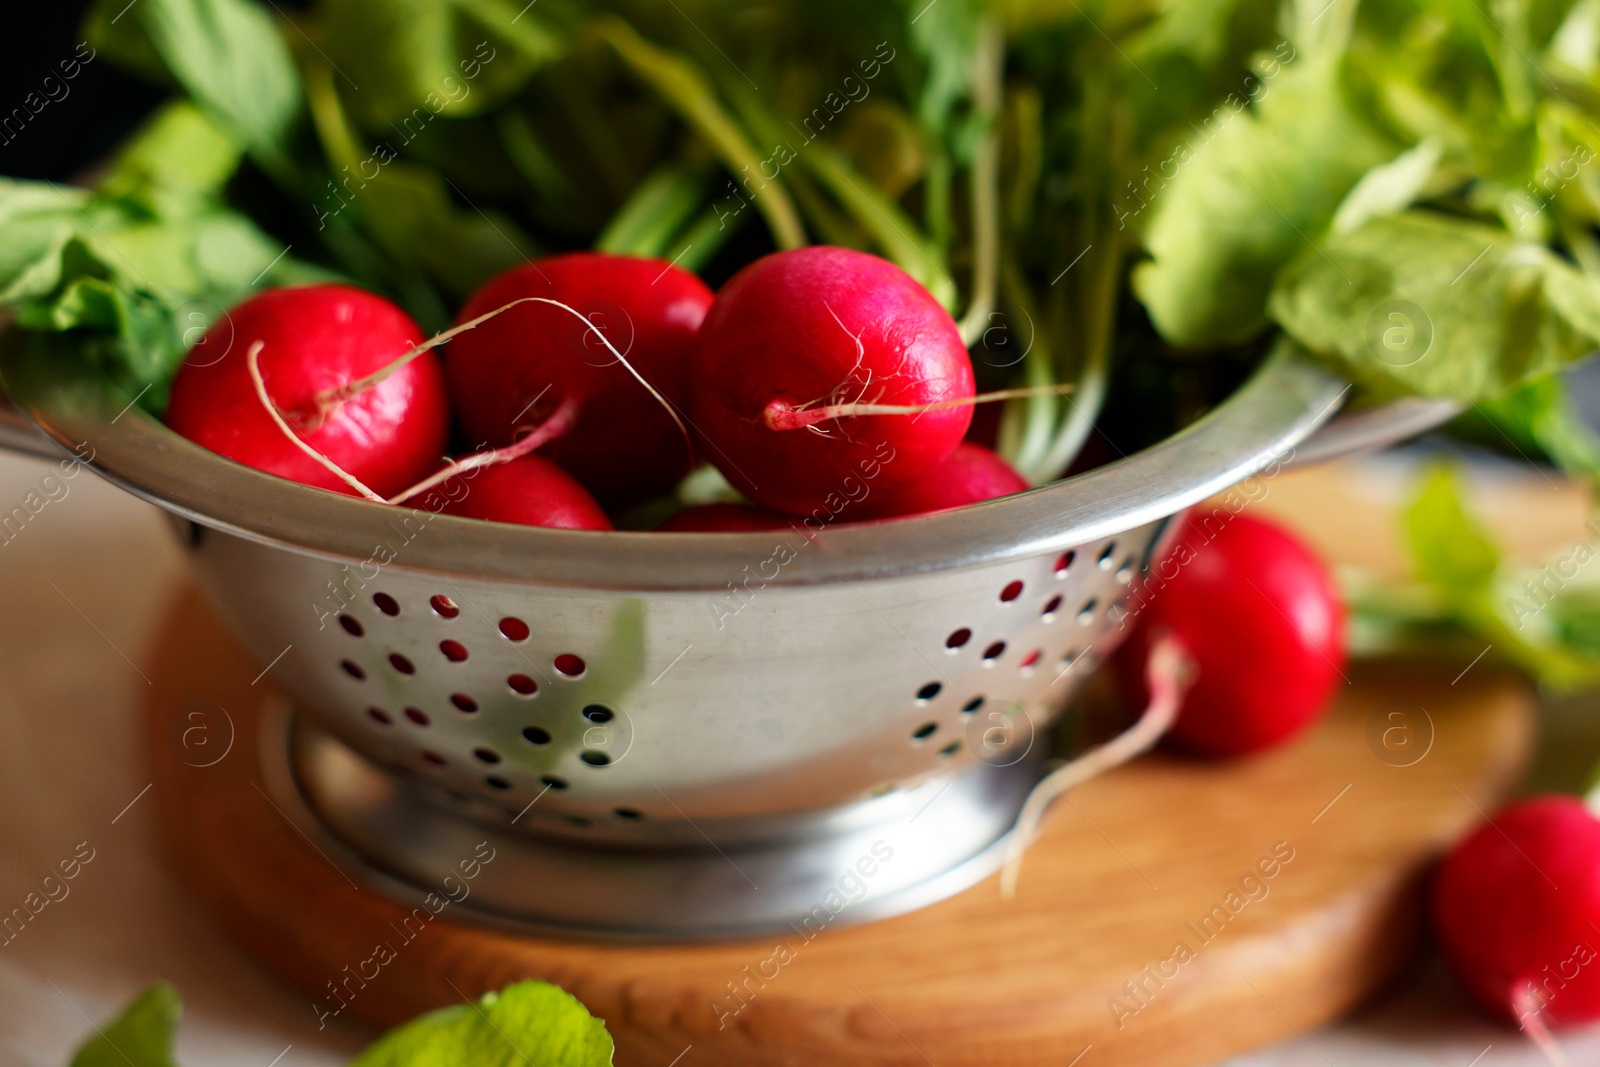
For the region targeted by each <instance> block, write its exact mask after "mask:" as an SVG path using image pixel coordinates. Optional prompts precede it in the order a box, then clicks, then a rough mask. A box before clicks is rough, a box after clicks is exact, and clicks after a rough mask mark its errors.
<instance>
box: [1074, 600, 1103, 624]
mask: <svg viewBox="0 0 1600 1067" xmlns="http://www.w3.org/2000/svg"><path fill="white" fill-rule="evenodd" d="M1099 606H1100V600H1099V598H1098V597H1090V598H1089V599H1088V600H1085V601H1084V602H1083V607H1081V608H1079V609H1078V625H1080V626H1088V625H1089V624H1090V623H1091V622H1094V612H1095V609H1096V608H1098V607H1099Z"/></svg>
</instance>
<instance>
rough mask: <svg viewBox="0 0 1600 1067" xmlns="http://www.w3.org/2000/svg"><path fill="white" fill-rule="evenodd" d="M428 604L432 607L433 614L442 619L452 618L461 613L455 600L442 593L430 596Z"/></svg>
mask: <svg viewBox="0 0 1600 1067" xmlns="http://www.w3.org/2000/svg"><path fill="white" fill-rule="evenodd" d="M428 606H429V607H430V608H432V609H433V611H434V614H436V615H438V616H439V617H440V618H442V619H453V618H455V617H456V616H457V615H460V614H461V609H460V608H458V607H456V602H455V601H454V600H451V599H450V598H449V597H447V596H445V595H444V594H443V593H439V594H437V595H436V596H433V597H430V598H429V600H428Z"/></svg>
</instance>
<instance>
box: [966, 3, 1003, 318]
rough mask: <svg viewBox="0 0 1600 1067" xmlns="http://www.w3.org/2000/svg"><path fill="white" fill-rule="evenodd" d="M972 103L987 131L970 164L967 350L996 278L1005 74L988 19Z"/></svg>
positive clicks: (996, 33)
mask: <svg viewBox="0 0 1600 1067" xmlns="http://www.w3.org/2000/svg"><path fill="white" fill-rule="evenodd" d="M978 35H979V41H978V46H977V62H976V64H975V65H974V66H975V68H976V69H975V70H974V71H973V79H972V96H973V104H974V106H975V109H976V111H977V114H978V116H979V117H980V118H982V119H983V120H985V121H986V122H988V123H989V129H988V131H987V132H985V133H984V135H983V140H982V141H980V142H979V144H978V150H977V154H976V157H975V158H974V160H973V163H972V258H973V264H972V299H971V301H970V302H969V303H968V304H967V313H966V314H965V315H964V316H963V317H962V319H961V323H960V326H961V339H962V340H963V341H965V342H966V344H967V347H968V348H971V347H972V346H973V345H974V344H976V343H977V342H978V339H979V338H981V337H982V336H983V334H984V331H985V330H987V329H988V328H989V320H990V317H991V316H992V315H993V313H994V307H995V296H996V290H997V288H998V278H999V274H1000V125H1001V116H1000V109H1001V95H1002V83H1003V79H1004V75H1005V47H1004V38H1003V36H1002V34H1001V32H1000V28H999V26H998V24H997V23H996V22H995V20H994V19H993V18H986V19H984V20H983V25H982V27H981V28H980V29H979V31H978Z"/></svg>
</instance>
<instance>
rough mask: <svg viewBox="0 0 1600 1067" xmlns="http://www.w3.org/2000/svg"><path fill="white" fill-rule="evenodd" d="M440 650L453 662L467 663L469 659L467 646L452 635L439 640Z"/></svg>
mask: <svg viewBox="0 0 1600 1067" xmlns="http://www.w3.org/2000/svg"><path fill="white" fill-rule="evenodd" d="M439 651H440V652H443V653H444V658H445V659H447V660H449V661H450V662H451V663H465V662H466V660H467V646H466V645H463V644H462V643H461V642H460V641H457V640H455V639H454V638H451V637H447V638H445V639H444V640H443V641H440V642H439Z"/></svg>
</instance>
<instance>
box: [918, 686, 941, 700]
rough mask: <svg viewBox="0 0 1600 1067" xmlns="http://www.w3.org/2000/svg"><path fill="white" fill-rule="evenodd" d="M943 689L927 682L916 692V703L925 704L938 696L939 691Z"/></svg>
mask: <svg viewBox="0 0 1600 1067" xmlns="http://www.w3.org/2000/svg"><path fill="white" fill-rule="evenodd" d="M943 688H944V686H943V685H941V684H940V683H938V682H929V683H928V684H927V685H925V686H923V687H922V688H921V689H918V690H917V703H918V704H926V703H927V702H928V701H930V700H932V699H933V698H934V697H936V696H938V695H939V692H940V690H942V689H943Z"/></svg>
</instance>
